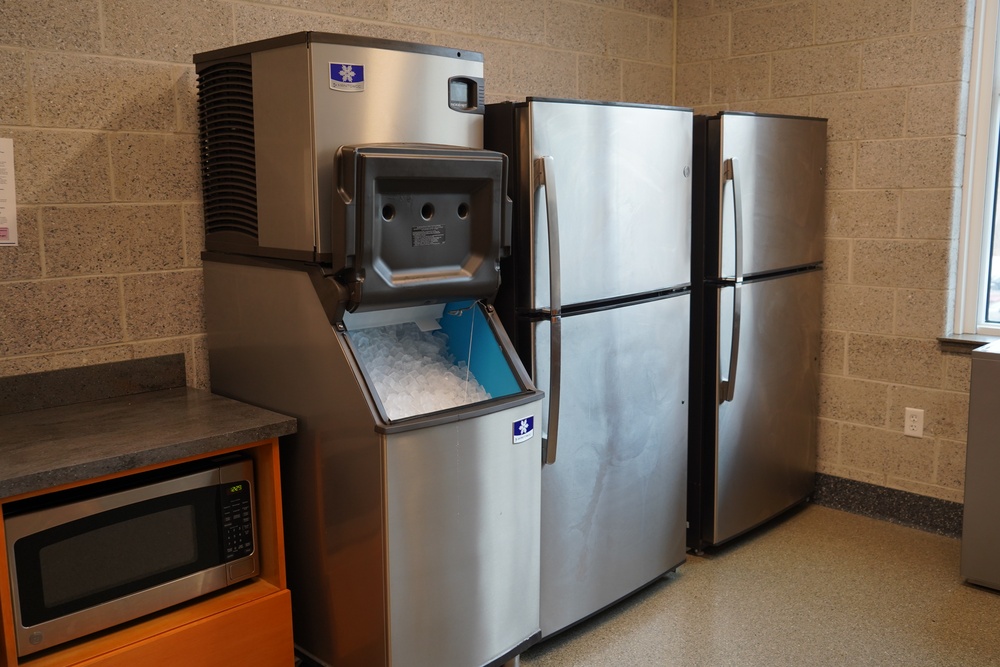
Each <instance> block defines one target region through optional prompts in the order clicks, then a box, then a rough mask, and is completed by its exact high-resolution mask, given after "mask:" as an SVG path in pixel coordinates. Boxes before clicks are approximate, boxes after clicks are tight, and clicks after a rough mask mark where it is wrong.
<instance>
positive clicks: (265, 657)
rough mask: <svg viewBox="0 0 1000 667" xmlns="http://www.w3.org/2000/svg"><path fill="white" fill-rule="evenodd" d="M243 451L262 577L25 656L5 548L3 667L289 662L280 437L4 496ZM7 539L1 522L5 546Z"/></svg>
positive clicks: (0, 603)
mask: <svg viewBox="0 0 1000 667" xmlns="http://www.w3.org/2000/svg"><path fill="white" fill-rule="evenodd" d="M232 452H241V453H243V454H245V455H248V456H250V457H252V458H253V459H254V470H255V476H256V489H257V498H256V503H257V541H258V548H259V555H260V570H261V572H260V576H258V577H255V578H254V579H252V580H250V581H248V582H244V583H243V584H241V585H236V586H233V587H230V588H227V589H225V590H223V591H220V592H218V593H214V594H210V595H207V596H204V597H202V598H199V599H197V600H193V601H191V602H188V603H185V604H183V605H179V606H176V607H173V608H171V609H168V610H165V611H163V612H159V613H156V614H151V615H149V616H145V617H143V618H141V619H139V620H137V621H133V622H131V623H128V624H125V625H122V626H118V627H116V628H111V629H109V630H107V631H104V632H102V633H99V634H96V635H93V636H91V637H89V638H84V639H81V640H77V641H75V642H69V643H67V644H64V645H62V646H59V647H55V648H53V649H51V650H50V651H48V652H46V653H42V654H38V655H33V656H30V657H27V658H24V659H21V660H18V658H17V650H16V647H15V645H14V620H13V619H14V616H13V608H12V604H13V601H12V599H11V590H10V576H9V572H8V564H7V555H6V550H5V549H3V548H0V619H2V621H3V634H2V635H0V667H16V666H18V665H31V667H68V666H70V665H80V666H84V665H86V666H87V667H134V666H135V665H143V666H144V667H146V666H152V667H156V666H163V667H176V666H178V665H180V666H182V667H217V666H218V665H226V664H239V665H242V666H244V667H283V666H287V667H291V666H292V665H293V664H294V649H293V644H292V611H291V595H290V593H289V592H288V590H287V587H286V583H285V555H284V538H283V529H282V522H281V482H280V475H279V467H278V441H277V439H274V438H272V439H269V440H262V441H259V442H253V443H247V444H244V445H239V446H236V447H229V448H227V449H221V450H218V451H212V452H206V453H204V454H199V455H196V456H190V457H188V458H185V459H180V460H177V461H170V462H165V463H161V464H157V465H151V466H147V467H144V468H139V469H136V470H129V471H126V472H122V473H117V474H114V475H107V476H104V477H99V478H95V479H91V480H87V481H85V482H79V483H74V484H65V485H62V486H58V487H53V488H51V489H45V490H41V491H36V492H32V493H26V494H22V495H19V496H13V497H9V498H4V499H2V500H0V506H2V505H3V504H4V503H7V502H12V501H15V500H20V499H23V498H27V497H30V496H37V495H42V494H45V493H51V492H53V491H59V490H62V489H66V488H71V487H73V486H81V485H83V484H88V483H91V482H97V481H103V480H106V479H111V478H114V477H122V476H126V475H131V474H135V473H139V472H144V471H147V470H153V469H156V468H164V467H168V466H170V465H174V464H177V463H183V462H186V461H192V460H197V459H202V458H209V457H212V456H218V455H220V454H226V453H232ZM3 544H5V541H4V532H3V524H2V522H0V545H3Z"/></svg>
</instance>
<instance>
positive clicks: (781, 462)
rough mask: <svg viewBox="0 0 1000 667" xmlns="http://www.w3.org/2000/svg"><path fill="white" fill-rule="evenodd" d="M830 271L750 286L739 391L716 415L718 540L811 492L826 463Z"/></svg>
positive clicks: (722, 293) (727, 317) (724, 309)
mask: <svg viewBox="0 0 1000 667" xmlns="http://www.w3.org/2000/svg"><path fill="white" fill-rule="evenodd" d="M822 276H823V273H822V271H818V270H817V271H810V272H805V273H796V274H790V275H786V276H783V277H781V278H775V279H770V280H762V281H759V282H748V283H744V284H743V288H742V290H743V291H742V308H741V311H742V318H741V319H742V321H741V325H740V328H739V344H738V350H739V353H738V364H737V369H736V375H735V379H734V380H733V381H734V382H735V391H734V392H733V399H732V400H731V401H722V400H721V398H720V399H719V409H718V419H717V421H716V424H717V431H716V442H715V445H716V452H715V454H716V458H715V460H716V468H715V474H716V480H715V503H714V505H715V521H714V533H713V535H712V539H711V540H710V541H711V542H712V543H713V544H718V543H720V542H724V541H726V540H728V539H729V538H732V537H735V536H736V535H739V534H740V533H743V532H745V531H747V530H749V529H750V528H753V527H754V526H757V525H758V524H760V523H762V522H764V521H766V520H767V519H770V518H771V517H773V516H775V515H776V514H779V513H780V512H782V511H783V510H786V509H788V508H789V507H791V506H792V505H795V504H796V503H798V502H800V501H802V500H804V499H805V498H806V497H807V496H808V495H809V494H810V493H812V490H813V483H814V477H815V472H816V427H817V418H818V415H819V389H818V387H819V323H820V298H821V287H822ZM732 291H733V288H732V287H725V288H722V289H720V290H719V299H718V303H719V349H720V352H721V353H720V364H721V367H722V368H724V369H725V368H728V367H729V359H728V354H729V350H730V349H731V346H730V340H731V339H730V332H731V331H732V312H731V309H730V307H729V305H728V304H731V302H732Z"/></svg>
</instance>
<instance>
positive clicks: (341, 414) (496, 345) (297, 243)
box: [195, 33, 542, 667]
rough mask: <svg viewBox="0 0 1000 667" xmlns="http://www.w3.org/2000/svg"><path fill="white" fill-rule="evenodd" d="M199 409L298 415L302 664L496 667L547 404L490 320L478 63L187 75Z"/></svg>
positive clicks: (234, 51)
mask: <svg viewBox="0 0 1000 667" xmlns="http://www.w3.org/2000/svg"><path fill="white" fill-rule="evenodd" d="M195 62H196V64H197V71H198V77H199V81H198V85H199V93H200V102H199V114H200V123H201V151H202V169H203V183H204V191H205V229H206V247H207V250H206V253H205V255H204V267H205V269H204V272H205V301H206V309H207V319H208V348H209V360H210V370H211V383H212V389H213V391H216V392H218V393H221V394H224V395H227V396H232V397H235V398H238V399H241V400H244V401H247V402H249V403H254V404H257V405H261V406H266V407H268V408H270V409H273V410H277V411H280V412H283V413H287V414H290V415H294V416H295V417H297V418H298V420H299V427H298V433H297V435H296V436H295V437H294V440H292V441H291V442H288V443H284V444H283V446H282V450H281V451H282V454H281V455H282V461H281V463H282V475H283V478H282V487H283V503H284V511H285V516H284V520H285V528H286V542H285V543H286V552H287V557H286V559H287V566H288V567H287V570H288V581H289V587H290V589H291V591H292V600H293V613H294V630H295V642H296V646H297V648H298V650H299V651H300V652H301V653H303V654H305V655H306V656H307V657H309V658H311V659H312V660H315V661H317V662H319V663H321V664H326V665H336V666H341V665H358V666H364V667H370V666H372V665H396V666H399V665H407V666H410V665H414V666H421V665H463V666H467V665H494V664H500V663H503V662H505V661H507V660H509V659H511V658H513V657H514V656H516V655H518V654H519V653H520V651H521V650H523V649H524V648H525V647H527V646H528V645H530V643H531V642H533V641H534V640H535V639H536V638H537V636H538V634H539V617H538V595H539V540H540V537H539V525H540V518H539V495H540V466H539V461H540V458H541V445H540V442H541V437H540V436H539V435H537V434H536V423H537V419H538V417H539V415H538V411H537V407H536V406H537V405H538V401H539V399H541V398H542V394H541V393H540V392H539V391H538V390H536V388H535V387H534V386H533V384H532V383H531V380H530V379H529V377H528V375H527V374H526V372H525V369H524V367H523V366H522V365H521V363H520V362H519V361H518V358H517V356H516V354H514V353H513V351H512V348H511V345H510V342H509V340H508V338H507V335H506V333H505V332H504V330H503V328H502V326H501V325H500V323H499V321H498V319H497V317H496V314H495V312H494V308H493V306H492V305H491V300H492V299H493V297H494V295H495V293H496V291H497V288H498V285H499V277H500V273H499V261H500V258H501V256H502V255H503V254H504V253H505V252H506V248H507V246H508V245H509V241H508V240H507V239H508V237H509V233H510V232H509V214H508V212H509V207H510V203H509V199H507V197H506V195H505V192H506V183H505V179H506V172H507V160H506V157H505V156H504V155H502V154H501V153H497V152H493V151H486V150H483V149H482V128H483V108H484V106H483V78H482V70H483V63H482V56H481V55H480V54H478V53H473V52H466V51H459V50H451V49H445V48H439V47H433V46H425V45H418V44H409V43H402V42H392V41H385V40H376V39H363V38H358V37H350V36H345V35H332V34H321V33H301V34H297V35H290V36H286V37H282V38H277V39H273V40H266V41H263V42H256V43H252V44H247V45H242V46H237V47H232V48H228V49H223V50H220V51H215V52H210V53H205V54H200V55H198V56H196V57H195Z"/></svg>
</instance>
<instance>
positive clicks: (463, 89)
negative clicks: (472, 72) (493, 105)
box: [448, 76, 486, 114]
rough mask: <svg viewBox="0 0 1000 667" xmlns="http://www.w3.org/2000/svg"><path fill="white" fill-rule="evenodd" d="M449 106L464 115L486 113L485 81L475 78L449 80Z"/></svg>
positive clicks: (458, 77) (459, 77)
mask: <svg viewBox="0 0 1000 667" xmlns="http://www.w3.org/2000/svg"><path fill="white" fill-rule="evenodd" d="M448 106H449V107H450V108H451V109H453V110H454V111H461V112H463V113H478V114H482V113H485V112H486V90H485V88H484V87H483V79H481V78H479V77H474V76H453V77H451V78H450V79H448Z"/></svg>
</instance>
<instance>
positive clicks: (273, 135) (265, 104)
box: [253, 42, 483, 253]
mask: <svg viewBox="0 0 1000 667" xmlns="http://www.w3.org/2000/svg"><path fill="white" fill-rule="evenodd" d="M455 53H456V54H457V53H458V51H456V52H455ZM331 62H335V63H353V64H358V65H363V66H364V68H365V88H364V91H363V92H343V91H337V90H332V89H331V88H330V75H329V66H330V63H331ZM482 75H483V63H482V62H481V61H476V60H471V59H462V58H459V57H445V56H442V55H436V54H429V53H418V52H413V51H397V50H393V49H383V48H372V47H366V46H359V45H351V44H330V43H321V42H314V43H311V44H306V43H302V44H296V45H293V46H287V47H282V48H276V49H270V50H266V51H260V52H257V53H254V54H253V85H254V105H255V108H254V116H255V119H254V125H255V141H256V142H257V169H258V178H257V204H258V217H259V225H260V238H261V245H265V246H267V247H272V248H283V249H290V250H306V251H312V250H313V249H314V247H315V248H316V249H317V251H318V252H320V253H329V252H330V247H331V229H330V212H331V207H332V201H333V196H334V194H335V191H336V176H337V175H336V170H335V166H334V158H335V155H336V151H337V149H338V148H339V147H340V146H343V145H348V144H366V143H401V142H417V143H430V144H447V145H454V146H465V147H470V148H482V143H483V138H482V127H483V117H482V115H479V114H475V113H462V112H459V111H455V110H452V109H450V108H449V107H448V79H449V78H450V77H453V76H469V77H482ZM258 103H260V107H258ZM306 243H308V247H303V245H304V244H306Z"/></svg>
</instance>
